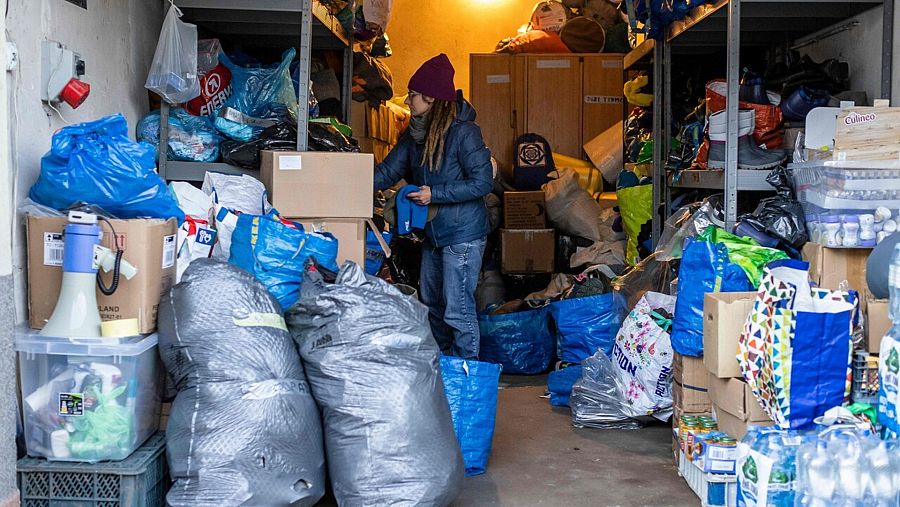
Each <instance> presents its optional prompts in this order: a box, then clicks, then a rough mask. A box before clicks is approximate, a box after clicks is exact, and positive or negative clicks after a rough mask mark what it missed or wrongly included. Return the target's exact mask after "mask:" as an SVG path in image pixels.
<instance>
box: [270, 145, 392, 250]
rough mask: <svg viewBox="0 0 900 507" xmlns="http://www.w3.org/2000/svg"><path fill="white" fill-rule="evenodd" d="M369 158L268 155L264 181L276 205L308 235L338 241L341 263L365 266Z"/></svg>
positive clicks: (371, 167) (371, 181) (370, 189)
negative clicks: (328, 235) (322, 235)
mask: <svg viewBox="0 0 900 507" xmlns="http://www.w3.org/2000/svg"><path fill="white" fill-rule="evenodd" d="M374 174H375V173H374V159H373V157H372V155H371V154H362V153H329V152H302V153H300V152H290V151H264V152H263V153H262V166H261V170H260V177H261V179H262V182H263V184H264V185H265V187H266V191H267V192H268V194H269V199H270V200H271V202H272V206H273V207H274V208H275V209H276V210H278V212H279V213H280V214H281V215H282V216H284V217H286V218H288V219H291V220H294V221H296V222H299V223H301V224H302V225H303V227H304V228H305V229H306V230H307V231H315V232H327V233H331V234H332V235H334V237H336V238H337V240H338V258H337V262H338V264H342V263H343V262H345V261H353V262H355V263H357V264H359V265H361V266H362V265H365V260H366V222H367V220H371V218H372V208H373V206H372V195H373V186H374Z"/></svg>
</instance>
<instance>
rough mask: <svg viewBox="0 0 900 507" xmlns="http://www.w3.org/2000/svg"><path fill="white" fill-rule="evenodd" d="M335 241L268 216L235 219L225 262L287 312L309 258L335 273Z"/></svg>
mask: <svg viewBox="0 0 900 507" xmlns="http://www.w3.org/2000/svg"><path fill="white" fill-rule="evenodd" d="M337 251H338V241H337V239H336V238H335V237H334V236H332V235H331V234H322V233H307V232H305V231H304V230H303V226H302V225H300V224H298V223H295V222H290V221H287V220H283V219H281V218H280V217H279V216H278V215H277V213H276V212H275V211H272V212H270V213H269V214H267V215H250V214H247V213H243V214H241V215H239V216H238V219H237V226H236V227H235V229H234V232H233V233H232V235H231V252H230V257H229V259H228V262H229V263H231V264H234V265H235V266H237V267H239V268H241V269H243V270H245V271H248V272H250V273H252V274H253V275H254V276H255V277H256V279H257V280H259V281H260V282H262V283H263V285H265V286H266V288H267V289H268V290H269V293H270V294H272V296H274V297H275V299H277V300H278V303H279V304H280V305H281V308H282V309H283V310H287V309H288V308H290V307H291V306H292V305H293V304H294V303H296V302H297V299H298V298H299V297H300V283H301V281H302V279H303V265H304V263H306V260H307V259H308V258H309V257H315V258H316V260H317V261H318V262H319V264H321V265H322V266H323V267H325V268H326V269H329V270H332V271H337V270H338V265H337Z"/></svg>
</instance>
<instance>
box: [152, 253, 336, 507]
mask: <svg viewBox="0 0 900 507" xmlns="http://www.w3.org/2000/svg"><path fill="white" fill-rule="evenodd" d="M159 351H160V355H161V356H162V359H163V362H164V363H165V365H166V369H167V370H168V372H169V374H170V375H172V378H173V379H174V381H175V385H176V387H177V389H178V394H177V396H176V397H175V402H174V403H173V404H172V413H171V415H170V417H169V424H168V428H167V432H166V447H167V451H166V452H167V453H168V460H169V473H170V475H171V477H172V479H173V480H174V481H175V483H174V485H173V486H172V489H170V490H169V493H168V496H167V497H166V500H167V502H168V504H169V505H172V506H192V507H206V506H209V507H228V506H234V505H266V506H286V505H295V506H311V505H314V504H315V503H316V502H317V501H318V500H319V499H320V498H321V497H322V495H323V494H324V492H325V458H324V450H323V440H322V426H321V420H320V416H319V411H318V408H317V407H316V404H315V400H313V398H312V396H311V394H310V392H309V386H308V384H307V382H306V375H305V374H304V372H303V365H302V364H301V362H300V356H299V354H298V353H297V349H296V347H295V345H294V342H293V340H291V336H290V334H289V333H288V332H287V327H286V326H285V324H284V320H283V318H282V316H281V315H280V311H279V306H278V303H277V302H276V301H275V299H274V298H272V296H270V295H269V293H268V291H266V288H265V287H264V286H263V285H262V284H260V283H259V282H257V281H256V279H255V278H254V277H253V275H251V274H249V273H246V272H244V271H242V270H240V269H238V268H236V267H234V266H231V265H229V264H226V263H222V262H217V261H212V260H208V259H201V260H196V261H194V262H192V263H191V265H190V266H189V267H188V269H187V271H185V273H184V276H183V277H182V281H181V283H179V284H178V285H176V286H175V287H173V288H172V290H171V291H169V293H168V294H167V295H166V296H164V297H163V298H162V300H161V301H160V304H159Z"/></svg>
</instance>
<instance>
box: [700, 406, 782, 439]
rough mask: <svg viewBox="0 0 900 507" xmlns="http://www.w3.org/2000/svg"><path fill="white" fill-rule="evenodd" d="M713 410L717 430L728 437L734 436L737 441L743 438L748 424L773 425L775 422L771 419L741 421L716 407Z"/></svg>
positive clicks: (748, 426)
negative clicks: (717, 426)
mask: <svg viewBox="0 0 900 507" xmlns="http://www.w3.org/2000/svg"><path fill="white" fill-rule="evenodd" d="M714 411H715V416H716V423H717V424H718V425H719V431H721V432H722V433H725V434H727V435H728V436H730V437H733V438H736V439H737V440H738V441H740V440H741V439H742V438H744V435H746V434H747V430H748V429H749V428H750V426H773V425H774V424H775V423H773V422H772V421H756V422H750V421H742V420H741V419H739V418H737V417H735V416H733V415H731V414H729V413H728V412H725V411H724V410H721V409H719V408H718V407H714Z"/></svg>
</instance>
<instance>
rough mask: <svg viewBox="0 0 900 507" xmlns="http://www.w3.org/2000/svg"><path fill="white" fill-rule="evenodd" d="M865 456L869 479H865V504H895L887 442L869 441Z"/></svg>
mask: <svg viewBox="0 0 900 507" xmlns="http://www.w3.org/2000/svg"><path fill="white" fill-rule="evenodd" d="M870 442H871V441H870ZM866 457H867V458H868V462H869V463H868V465H869V466H868V475H869V480H868V481H866V483H867V485H868V491H867V494H866V499H865V504H866V505H870V506H873V507H893V506H896V505H897V504H896V499H897V489H896V488H897V486H895V485H894V470H893V463H891V456H890V454H889V453H888V448H887V444H886V443H885V442H884V441H880V442H871V443H870V448H869V450H868V451H867V452H866Z"/></svg>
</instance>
